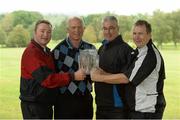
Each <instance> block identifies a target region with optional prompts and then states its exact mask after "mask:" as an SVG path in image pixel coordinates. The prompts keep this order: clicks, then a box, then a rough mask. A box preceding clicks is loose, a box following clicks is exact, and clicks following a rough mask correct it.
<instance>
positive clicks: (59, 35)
mask: <svg viewBox="0 0 180 120" xmlns="http://www.w3.org/2000/svg"><path fill="white" fill-rule="evenodd" d="M66 29H67V26H66V20H64V21H62V23H61V24H60V25H56V26H55V28H54V30H53V34H52V39H53V40H61V39H64V38H65V37H66V35H67V33H66Z"/></svg>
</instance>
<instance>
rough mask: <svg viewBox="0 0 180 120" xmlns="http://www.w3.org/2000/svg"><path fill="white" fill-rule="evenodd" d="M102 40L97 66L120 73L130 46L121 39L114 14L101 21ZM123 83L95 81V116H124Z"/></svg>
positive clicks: (126, 63)
mask: <svg viewBox="0 0 180 120" xmlns="http://www.w3.org/2000/svg"><path fill="white" fill-rule="evenodd" d="M102 29H103V35H104V40H103V42H102V46H101V47H100V48H99V51H98V54H99V67H100V68H101V69H102V70H104V71H106V72H108V73H120V72H122V71H123V70H124V69H126V67H127V65H128V63H129V62H130V61H129V60H130V59H129V57H130V55H131V52H132V50H133V49H132V48H131V47H130V46H129V45H128V44H127V43H125V42H124V41H123V39H122V36H121V35H120V34H119V26H118V20H117V19H116V17H114V16H106V17H105V18H104V19H103V22H102ZM124 86H125V85H124V84H117V83H114V82H113V80H112V81H108V83H103V82H95V93H96V97H95V100H96V105H97V111H96V118H97V119H108V118H109V119H123V118H126V116H125V111H126V109H125V108H126V103H125V100H124V94H125V93H124Z"/></svg>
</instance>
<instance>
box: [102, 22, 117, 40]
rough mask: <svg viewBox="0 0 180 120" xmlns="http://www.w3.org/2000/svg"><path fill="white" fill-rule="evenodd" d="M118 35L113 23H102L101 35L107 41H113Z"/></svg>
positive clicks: (115, 25)
mask: <svg viewBox="0 0 180 120" xmlns="http://www.w3.org/2000/svg"><path fill="white" fill-rule="evenodd" d="M118 34H119V28H118V26H117V24H116V22H114V21H104V22H103V35H104V38H105V39H106V40H108V41H112V40H114V39H115V38H116V37H117V36H118Z"/></svg>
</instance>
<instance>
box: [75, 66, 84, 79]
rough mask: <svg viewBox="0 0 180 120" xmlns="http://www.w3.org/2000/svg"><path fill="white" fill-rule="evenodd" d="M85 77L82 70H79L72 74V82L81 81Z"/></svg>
mask: <svg viewBox="0 0 180 120" xmlns="http://www.w3.org/2000/svg"><path fill="white" fill-rule="evenodd" d="M85 77H86V74H85V71H84V70H83V69H79V70H78V71H76V72H75V73H74V80H77V81H81V80H84V78H85Z"/></svg>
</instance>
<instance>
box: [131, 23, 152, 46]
mask: <svg viewBox="0 0 180 120" xmlns="http://www.w3.org/2000/svg"><path fill="white" fill-rule="evenodd" d="M150 39H151V33H149V32H147V30H146V26H145V25H135V26H134V28H133V41H134V43H135V44H136V46H137V47H138V48H142V47H144V46H145V45H146V44H147V43H148V42H149V40H150Z"/></svg>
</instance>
